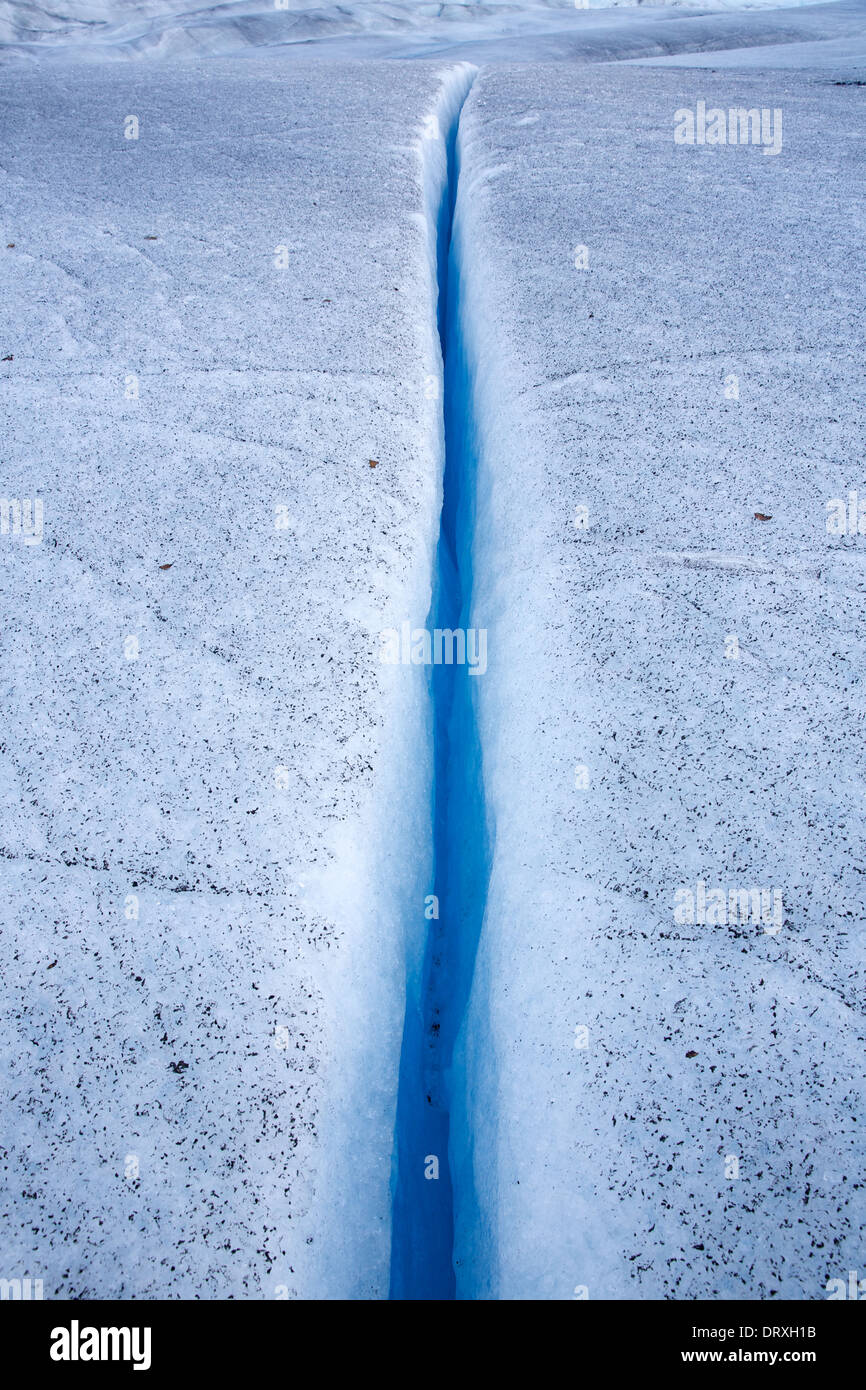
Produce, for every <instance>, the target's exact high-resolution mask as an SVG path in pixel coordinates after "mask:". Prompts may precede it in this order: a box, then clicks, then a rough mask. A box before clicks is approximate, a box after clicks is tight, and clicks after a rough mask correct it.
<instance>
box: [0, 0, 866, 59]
mask: <svg viewBox="0 0 866 1390" xmlns="http://www.w3.org/2000/svg"><path fill="white" fill-rule="evenodd" d="M863 12H864V6H863V0H830V3H827V0H824V2H823V3H820V2H819V3H814V0H811V2H805V3H798V0H790V3H789V4H787V5H786V6H784V7H783V8H781V9H779V8H777V7H776V6H775V5H774V4H772V3H769V0H747V3H745V4H736V3H732V0H703V2H702V3H698V0H682V3H679V2H678V0H675V3H671V4H669V5H660V4H641V3H640V0H638V3H637V4H622V5H621V4H618V3H613V4H610V3H607V2H606V0H605V3H602V4H597V3H595V0H589V3H588V5H586V6H585V7H583V6H576V5H575V4H574V3H572V0H547V2H546V3H545V0H536V3H505V4H498V3H491V4H483V3H479V4H475V3H469V4H444V5H442V4H435V3H428V2H427V0H354V3H352V4H348V5H346V4H339V5H310V4H305V3H298V0H288V2H287V3H286V4H285V5H282V4H278V3H277V0H273V3H267V0H229V2H228V3H225V4H209V5H195V4H193V5H188V4H180V3H178V0H144V3H138V0H114V3H112V2H111V0H107V2H106V0H61V4H60V5H59V6H52V7H50V8H46V7H45V6H44V5H42V4H37V3H35V0H0V53H3V52H5V53H6V54H7V55H9V56H11V57H13V58H18V59H21V58H25V59H27V58H29V59H32V58H37V57H39V58H45V57H59V58H64V57H68V56H70V55H71V56H74V57H76V58H78V59H82V60H83V59H87V60H92V59H97V60H99V59H105V58H113V59H128V58H140V57H149V58H157V59H159V58H166V57H177V58H196V57H200V56H204V55H207V54H214V53H216V54H229V53H231V54H235V55H240V54H247V55H257V56H260V57H273V56H283V57H288V56H295V55H297V54H298V53H299V52H303V55H304V56H305V57H316V58H322V59H326V60H328V59H335V58H342V59H358V58H371V57H390V58H418V57H428V58H429V57H449V58H453V59H464V60H465V59H468V60H470V61H471V62H474V63H479V62H501V61H512V62H513V61H516V60H520V61H527V60H530V59H531V60H533V61H545V60H548V59H553V60H572V61H609V60H611V59H617V58H629V57H631V58H637V57H641V56H653V55H658V54H662V55H663V54H668V53H679V52H687V53H690V52H699V51H702V50H704V49H708V50H715V49H719V48H723V49H730V48H733V49H736V48H741V47H749V46H753V45H766V44H773V43H780V44H787V43H792V42H798V41H799V42H814V41H815V40H825V39H833V38H837V39H842V38H848V37H850V36H851V35H852V34H862V32H863Z"/></svg>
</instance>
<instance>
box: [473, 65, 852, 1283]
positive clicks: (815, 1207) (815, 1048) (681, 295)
mask: <svg viewBox="0 0 866 1390" xmlns="http://www.w3.org/2000/svg"><path fill="white" fill-rule="evenodd" d="M633 77H634V74H633V73H631V72H627V71H626V70H624V69H623V68H621V67H605V68H598V67H595V68H592V69H586V68H584V69H582V71H581V73H580V77H579V80H578V79H576V77H575V74H574V72H573V71H569V70H568V69H566V68H563V67H559V66H557V67H548V68H546V69H545V70H544V73H543V76H542V75H541V73H540V71H539V69H538V68H536V67H533V66H531V65H527V66H523V67H520V66H514V67H510V68H508V67H506V68H502V69H498V70H493V69H489V70H486V71H484V72H482V73H481V74H480V76H479V78H478V79H477V81H476V83H475V86H474V88H473V91H472V93H471V94H470V97H469V100H468V102H467V105H466V107H465V109H464V114H463V119H462V124H461V150H462V167H461V174H460V185H459V190H460V191H459V194H458V211H457V219H458V235H459V238H460V256H461V258H462V264H463V276H464V286H465V294H464V301H463V327H464V334H465V337H466V340H467V344H468V349H469V352H470V356H471V357H472V360H473V362H474V364H475V373H476V375H475V401H476V410H477V412H478V414H477V421H478V431H479V444H480V462H479V469H480V471H479V480H478V518H477V532H476V540H475V558H474V566H475V599H474V604H473V610H472V622H473V623H474V624H475V625H476V626H479V627H484V626H486V627H487V628H488V629H489V639H488V651H489V668H488V672H487V674H486V675H485V677H484V679H483V680H480V681H479V682H478V686H477V695H478V701H479V717H480V732H481V744H482V749H483V755H484V780H485V792H486V796H487V805H488V812H489V816H490V831H491V840H492V843H493V846H494V855H493V868H492V877H491V883H490V891H489V898H488V903H487V914H486V918H485V925H484V930H483V933H482V937H481V945H480V951H479V956H478V963H477V967H476V972H475V978H474V983H473V995H472V1003H471V1007H470V1010H469V1014H468V1018H467V1020H466V1022H465V1026H464V1035H463V1044H462V1049H461V1052H462V1056H461V1058H460V1060H459V1063H458V1065H457V1067H456V1068H455V1072H456V1082H459V1083H460V1084H462V1087H463V1101H462V1105H460V1106H458V1110H457V1112H455V1111H453V1112H452V1119H451V1133H452V1144H453V1148H454V1152H455V1155H456V1156H457V1161H458V1163H459V1164H460V1171H458V1172H457V1173H456V1174H455V1190H456V1194H457V1196H456V1201H457V1206H458V1213H457V1234H456V1246H455V1258H456V1261H457V1269H458V1297H460V1296H462V1297H464V1298H496V1299H500V1298H505V1299H513V1298H533V1299H537V1298H543V1299H556V1298H566V1299H567V1298H571V1297H572V1296H577V1297H581V1296H583V1295H582V1291H583V1290H584V1289H587V1288H588V1290H589V1297H590V1298H603V1297H614V1298H628V1297H644V1298H653V1297H655V1298H660V1297H671V1296H673V1297H677V1298H692V1297H710V1298H718V1297H730V1298H771V1297H774V1296H776V1297H787V1298H795V1299H814V1298H821V1297H824V1296H826V1295H825V1293H824V1289H825V1285H826V1281H827V1279H828V1277H835V1276H836V1275H837V1274H838V1273H839V1271H840V1270H844V1269H847V1268H849V1267H851V1268H856V1265H857V1261H858V1259H859V1258H860V1254H861V1251H862V1244H861V1231H862V1225H863V1218H864V1214H866V1213H864V1202H863V1188H862V1182H861V1181H860V1176H859V1175H860V1174H861V1173H862V1171H863V1159H864V1153H863V1136H862V1124H859V1133H858V1123H859V1120H860V1117H861V1112H862V1073H863V1041H864V1024H863V961H862V931H861V923H862V911H863V898H862V868H861V864H860V859H861V854H860V846H861V845H862V842H863V837H864V829H866V827H864V796H866V781H864V776H863V762H862V759H861V758H860V756H859V752H858V749H859V744H860V731H861V730H862V726H863V719H864V712H866V711H864V700H863V691H862V677H861V672H862V665H863V659H864V624H863V611H864V610H863V597H864V573H863V556H862V545H861V542H862V538H859V537H857V536H856V535H855V536H850V535H848V536H844V537H838V538H837V537H832V536H829V535H828V534H827V531H826V527H825V520H826V517H827V508H826V503H827V501H828V500H829V499H831V498H839V497H846V496H847V493H848V490H849V488H858V489H859V490H860V495H861V496H862V495H863V493H864V487H866V481H864V474H863V408H864V386H863V371H862V362H863V348H864V344H863V315H862V286H863V282H864V265H863V230H864V206H863V187H864V181H863V103H862V97H861V96H860V95H859V91H858V89H857V88H856V87H851V86H841V85H838V84H837V83H835V82H834V81H833V80H831V79H830V78H829V77H815V78H810V79H805V78H803V77H802V76H799V77H798V76H792V75H789V74H787V73H785V74H783V73H768V74H760V73H754V74H753V73H751V72H750V73H748V74H744V73H743V72H736V73H730V74H725V73H723V74H712V73H709V72H703V71H702V72H695V73H688V72H684V71H681V70H676V71H658V70H649V69H645V70H644V71H643V74H642V81H641V82H640V84H638V85H636V84H635V82H634V80H633ZM699 100H705V101H706V103H707V105H708V106H720V107H724V108H728V107H731V106H735V107H736V106H746V107H753V106H756V107H759V108H761V107H766V108H771V109H772V108H781V110H782V112H783V119H784V126H783V131H784V139H783V147H782V150H781V153H779V154H778V155H775V156H770V157H767V156H766V155H765V154H764V153H763V152H762V150H761V149H759V148H754V147H751V146H746V147H744V146H742V145H739V146H730V145H729V146H726V147H720V146H716V147H712V146H708V145H707V146H704V147H702V148H701V147H698V146H691V147H688V146H683V145H677V144H675V143H674V140H673V129H674V112H675V111H676V110H677V109H678V108H682V107H690V108H692V109H695V108H696V103H697V102H698V101H699ZM582 247H585V248H586V257H587V258H588V265H587V268H577V265H582V264H583V261H584V253H583V252H582V251H581V250H580V248H582ZM576 262H577V265H576ZM732 376H736V377H737V378H738V384H739V398H738V399H734V398H732V397H726V381H727V382H728V384H729V387H731V388H732V383H731V377H732ZM582 507H586V508H587V509H588V512H587V513H582V512H581V513H579V512H578V509H579V508H582ZM756 513H761V514H762V515H763V516H768V517H769V518H770V519H769V520H766V521H760V520H758V519H756V516H755V514H756ZM584 516H587V517H588V526H587V527H586V528H585V529H578V527H577V526H576V525H575V522H576V521H577V520H582V519H583V518H584ZM732 635H735V636H736V637H737V638H738V642H739V657H738V658H737V659H732V658H730V657H726V649H727V639H729V638H730V637H731V636H732ZM583 769H585V772H584V771H583ZM587 779H588V785H586V786H584V785H583V784H584V782H585V781H586V780H587ZM699 880H703V881H705V882H706V884H707V887H708V888H709V887H718V886H722V887H723V888H724V889H725V890H726V892H727V891H728V890H730V889H739V888H743V889H751V888H756V887H762V888H764V889H765V890H776V891H778V892H780V893H781V903H782V904H783V910H782V913H781V916H782V918H783V925H782V927H781V930H778V931H777V930H775V929H774V925H773V923H772V922H770V923H768V924H767V925H769V926H770V930H769V931H767V930H765V927H764V925H762V924H760V923H759V924H754V923H752V922H748V923H740V922H730V921H729V922H728V923H727V924H726V923H725V922H724V920H723V921H722V922H721V923H720V924H718V925H715V924H714V925H708V924H707V925H700V924H697V923H696V924H695V925H690V924H683V923H682V922H678V921H677V920H676V919H675V916H674V909H675V902H676V894H677V891H678V890H679V889H680V888H691V889H692V890H693V891H695V892H696V891H697V888H696V885H697V883H698V881H699ZM583 1028H586V1029H587V1030H588V1032H587V1034H583V1033H582V1032H581V1031H580V1030H582V1029H583ZM584 1042H585V1043H586V1045H585V1046H584V1045H583V1043H584ZM732 1159H735V1160H736V1162H737V1164H738V1167H739V1176H730V1174H731V1173H732V1172H733V1171H734V1168H735V1165H734V1164H733V1163H732V1162H731V1160H732ZM575 1290H577V1291H578V1292H577V1293H576V1294H575V1293H574V1291H575Z"/></svg>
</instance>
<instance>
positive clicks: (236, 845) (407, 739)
mask: <svg viewBox="0 0 866 1390" xmlns="http://www.w3.org/2000/svg"><path fill="white" fill-rule="evenodd" d="M438 91H439V79H438V77H437V75H436V74H435V73H434V72H433V71H432V70H430V69H426V68H425V69H420V68H409V67H403V68H397V67H390V68H389V69H388V77H387V92H386V91H385V88H384V85H383V81H382V74H381V72H379V71H377V70H376V69H375V68H371V69H369V70H363V69H353V70H348V69H345V68H336V67H335V68H330V69H329V70H328V71H327V73H325V72H324V71H322V70H319V69H317V70H316V71H315V72H306V71H304V70H303V69H302V68H292V69H291V70H286V69H283V70H281V71H280V72H279V73H274V72H271V73H266V72H263V71H261V70H258V71H256V72H255V73H253V71H252V70H245V71H243V72H240V71H238V70H236V69H230V68H227V67H220V66H219V65H218V64H217V65H216V66H212V67H210V68H209V70H208V74H207V77H206V78H205V77H204V76H203V74H202V73H201V72H199V71H196V70H194V69H186V70H184V71H183V72H177V71H175V72H173V73H163V72H160V73H157V72H156V71H148V72H147V73H146V74H144V73H142V72H139V73H137V74H135V75H134V76H131V75H130V72H129V71H127V70H121V69H117V68H110V69H100V70H99V71H98V72H97V71H96V70H90V71H88V72H87V74H86V75H85V76H82V74H81V73H79V72H77V71H76V70H75V69H71V68H63V69H61V68H51V69H50V70H40V71H38V72H36V71H34V70H32V69H22V70H21V71H19V72H16V73H13V74H9V75H8V78H7V81H6V83H5V86H4V92H3V98H2V100H3V107H4V111H3V124H4V128H5V134H6V139H5V141H4V147H5V150H4V157H3V165H4V178H3V184H4V218H3V231H4V235H3V237H2V242H3V259H2V261H0V270H2V275H3V281H4V289H3V296H2V297H3V303H4V306H5V308H4V315H3V321H2V329H0V347H2V355H3V356H6V355H7V354H11V356H12V359H13V360H12V361H9V362H4V363H3V364H2V372H3V378H4V380H3V418H4V422H3V435H4V450H3V454H4V457H3V477H2V485H3V486H2V490H3V495H4V496H6V497H8V498H34V497H35V498H39V499H41V500H42V501H43V505H44V538H43V540H42V543H41V544H34V545H30V546H25V545H23V544H22V543H21V541H20V540H15V539H14V538H13V537H12V536H11V535H9V536H6V535H4V536H3V538H2V547H0V563H2V574H3V581H2V583H3V593H4V611H5V620H4V624H3V644H2V690H3V709H4V739H3V745H4V746H3V777H2V783H0V785H2V788H3V801H4V804H3V808H2V826H3V834H2V844H3V865H4V868H3V885H4V886H3V899H4V902H5V904H6V906H5V908H4V914H3V919H4V920H3V942H4V946H3V949H4V970H3V981H4V988H3V1010H4V1014H5V1029H6V1034H5V1036H6V1042H5V1046H4V1048H3V1062H2V1069H3V1079H2V1094H3V1097H4V1107H5V1108H7V1110H6V1113H7V1124H6V1126H4V1154H3V1166H4V1170H5V1171H4V1185H5V1186H6V1190H7V1192H9V1191H11V1192H14V1193H15V1199H14V1201H13V1202H12V1203H11V1204H10V1202H9V1201H8V1199H7V1201H5V1202H4V1203H3V1208H2V1247H3V1251H4V1259H5V1261H6V1263H7V1265H8V1266H9V1267H10V1268H13V1269H14V1268H18V1267H25V1268H26V1267H30V1268H33V1269H35V1271H36V1272H37V1273H39V1274H41V1275H43V1276H44V1279H45V1288H46V1294H48V1291H49V1290H50V1294H51V1296H59V1297H69V1296H71V1295H85V1296H87V1295H89V1296H93V1295H97V1294H98V1295H100V1296H111V1295H119V1296H124V1297H128V1296H131V1295H135V1296H139V1297H142V1296H148V1295H149V1296H155V1295H161V1296H167V1295H169V1294H170V1295H171V1296H182V1297H189V1296H192V1295H196V1294H201V1295H204V1296H207V1297H227V1296H233V1295H234V1296H241V1295H243V1296H253V1297H259V1296H265V1297H272V1296H274V1290H275V1289H277V1288H280V1287H285V1288H287V1289H288V1290H289V1292H290V1294H291V1295H292V1296H297V1295H299V1294H300V1296H304V1297H310V1296H315V1295H322V1296H329V1297H337V1296H354V1297H379V1296H382V1295H383V1294H386V1293H387V1286H388V1261H389V1237H390V1193H389V1181H390V1162H391V1143H392V1132H393V1124H394V1106H395V1103H396V1099H395V1098H396V1087H397V1073H398V1067H399V1050H400V1032H401V1027H402V997H403V988H404V982H405V978H406V971H407V951H411V950H412V949H417V945H418V943H417V942H416V943H415V945H414V947H413V944H412V942H411V941H406V940H405V939H404V936H405V927H406V923H407V922H408V921H410V920H411V915H412V911H413V910H414V908H415V906H416V905H417V903H418V902H419V901H420V900H421V898H422V896H423V893H425V892H426V891H427V890H428V886H429V885H428V877H429V850H428V847H427V845H428V836H427V830H426V822H425V820H424V814H425V811H426V804H427V803H426V799H425V792H424V788H425V785H426V784H428V783H429V776H430V773H429V755H428V754H427V753H426V751H425V750H426V749H427V744H428V741H427V737H426V724H427V720H428V717H429V716H428V710H427V701H426V692H425V689H424V684H423V681H422V680H421V677H420V676H419V677H418V680H417V681H412V682H411V683H407V682H406V681H405V679H404V675H405V673H404V672H403V671H402V670H400V671H398V672H393V671H391V670H389V669H388V668H386V667H383V666H381V665H380V664H379V663H378V662H377V660H376V652H377V650H378V639H377V634H378V632H379V630H380V629H381V628H382V627H384V626H386V625H389V624H394V623H399V622H400V621H401V620H403V619H404V618H411V619H412V621H413V622H416V623H417V622H423V620H424V618H425V617H426V613H427V609H428V607H429V603H430V585H431V571H432V563H433V548H434V545H435V540H436V531H437V509H438V499H439V496H440V492H441V470H442V459H441V440H440V435H439V431H438V424H437V421H438V414H437V412H438V408H439V407H438V403H437V399H436V395H435V394H434V393H432V392H431V391H430V390H429V389H427V387H428V383H429V382H430V381H435V380H438V379H439V376H440V375H441V363H440V360H439V356H438V352H439V349H438V342H437V340H436V335H435V327H434V314H433V311H434V307H435V284H434V282H433V279H432V267H431V248H430V244H429V234H428V221H427V217H426V205H425V200H427V199H429V197H430V187H431V186H432V184H435V180H436V178H437V177H439V178H441V177H443V176H444V169H443V168H442V167H440V165H441V161H440V162H439V164H437V161H436V159H435V158H434V157H433V156H432V155H431V154H429V153H428V151H431V150H434V149H435V148H436V144H435V142H433V141H430V140H425V130H426V129H427V126H426V125H425V120H426V118H427V117H428V115H429V113H431V112H434V111H435V110H436V103H437V100H438V96H437V93H438ZM129 114H136V115H137V116H138V119H139V139H138V140H137V141H135V140H127V139H126V138H125V137H124V122H125V118H126V117H127V116H128V115H129ZM431 181H432V184H431ZM9 242H12V243H14V246H13V247H11V248H7V243H9ZM280 247H285V248H286V253H285V260H286V265H285V267H283V265H282V260H281V254H282V253H280V252H279V250H278V248H280ZM276 262H279V264H277V263H276ZM130 396H132V397H133V398H129V397H130ZM371 459H373V460H375V461H376V467H375V468H373V467H371V466H370V460H371ZM169 565H170V566H171V568H163V567H164V566H169ZM413 674H414V673H413ZM427 795H429V793H427ZM407 904H409V906H407ZM416 917H417V919H418V920H419V921H420V920H421V919H420V915H419V914H417V913H416ZM419 930H420V928H419ZM10 1108H11V1110H12V1112H13V1114H14V1115H15V1117H16V1118H15V1120H14V1122H13V1123H10V1117H9V1109H10ZM127 1156H130V1157H129V1158H128V1157H127ZM129 1173H132V1174H134V1176H132V1177H130V1176H129Z"/></svg>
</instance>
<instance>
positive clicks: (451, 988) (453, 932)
mask: <svg viewBox="0 0 866 1390" xmlns="http://www.w3.org/2000/svg"><path fill="white" fill-rule="evenodd" d="M461 107H462V103H461ZM459 121H460V110H459V109H458V110H457V111H456V112H455V114H454V117H453V120H452V122H451V125H450V128H449V129H448V130H446V131H444V132H443V138H444V140H445V144H446V150H447V160H448V178H447V187H446V188H445V190H444V193H443V198H442V206H441V208H440V209H439V215H438V228H437V232H438V235H437V243H438V251H437V274H438V291H439V293H438V303H437V318H438V330H439V340H440V345H441V349H442V358H443V363H444V392H443V411H444V432H445V469H444V479H443V499H442V513H441V519H440V531H439V542H438V546H437V552H436V574H435V582H434V589H433V601H432V605H431V609H430V615H429V619H428V630H429V631H431V632H432V630H433V629H434V628H442V629H452V630H453V629H455V628H463V629H464V630H465V629H467V628H468V627H469V626H470V625H471V616H470V613H471V600H472V549H473V535H474V519H475V484H476V472H477V441H476V433H475V422H474V418H473V392H472V382H471V375H470V371H469V367H468V363H467V355H466V350H465V345H464V341H463V315H462V312H461V310H462V301H461V275H462V273H463V267H462V265H461V263H460V260H461V258H460V254H459V242H458V240H456V239H455V238H454V237H453V235H452V233H453V228H454V216H455V207H456V205H457V198H458V183H459V174H460V170H459V162H460V154H459V142H458V138H457V135H458V126H459ZM480 679H483V676H472V675H470V668H469V666H468V664H463V665H456V664H455V665H445V664H443V665H438V666H437V665H434V666H432V667H431V668H430V698H431V701H432V710H433V718H432V736H433V796H432V806H431V830H432V836H433V869H434V886H433V890H432V891H433V892H434V893H435V894H436V897H437V898H438V911H439V916H438V918H432V919H431V920H430V921H429V923H428V924H427V929H428V935H427V941H426V945H425V952H424V962H423V968H422V972H421V979H420V984H419V985H417V986H416V987H415V988H414V989H413V988H412V987H411V983H410V989H409V993H408V996H407V1000H406V1018H405V1023H404V1032H403V1050H402V1054H401V1059H400V1077H399V1091H398V1102H397V1124H396V1132H395V1164H394V1195H393V1224H392V1245H391V1292H390V1296H391V1298H392V1299H399V1300H407V1299H411V1300H449V1299H454V1298H455V1297H456V1296H457V1288H456V1278H455V1270H454V1258H453V1252H454V1211H455V1204H457V1205H458V1207H459V1205H460V1199H461V1197H463V1196H464V1194H462V1193H461V1192H459V1191H456V1190H455V1188H454V1185H453V1175H455V1174H457V1175H460V1181H463V1182H465V1181H467V1178H466V1174H467V1173H468V1172H470V1171H471V1163H468V1162H466V1161H465V1159H466V1155H464V1154H459V1153H456V1152H454V1150H453V1136H452V1133H451V1124H450V1118H451V1102H452V1095H453V1094H454V1080H455V1078H454V1076H453V1074H452V1063H453V1059H454V1049H455V1042H456V1039H457V1035H458V1032H459V1030H460V1027H461V1023H462V1021H463V1016H464V1014H465V1011H466V1006H467V1002H468V998H469V990H470V986H471V983H472V973H473V969H474V964H475V955H476V950H477V946H478V939H479V936H480V932H481V924H482V921H483V917H484V907H485V901H486V897H487V884H488V880H489V876H490V873H489V846H488V839H487V830H486V814H485V806H484V792H483V784H482V775H481V750H480V746H479V738H478V728H477V720H476V713H475V690H474V687H476V686H477V684H478V681H479V680H480ZM420 912H421V907H420V905H419V914H420ZM434 1159H435V1160H437V1162H438V1177H434V1176H426V1174H432V1173H433V1172H434V1171H435V1164H434V1163H433V1162H432V1160H434ZM467 1205H468V1204H467Z"/></svg>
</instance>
